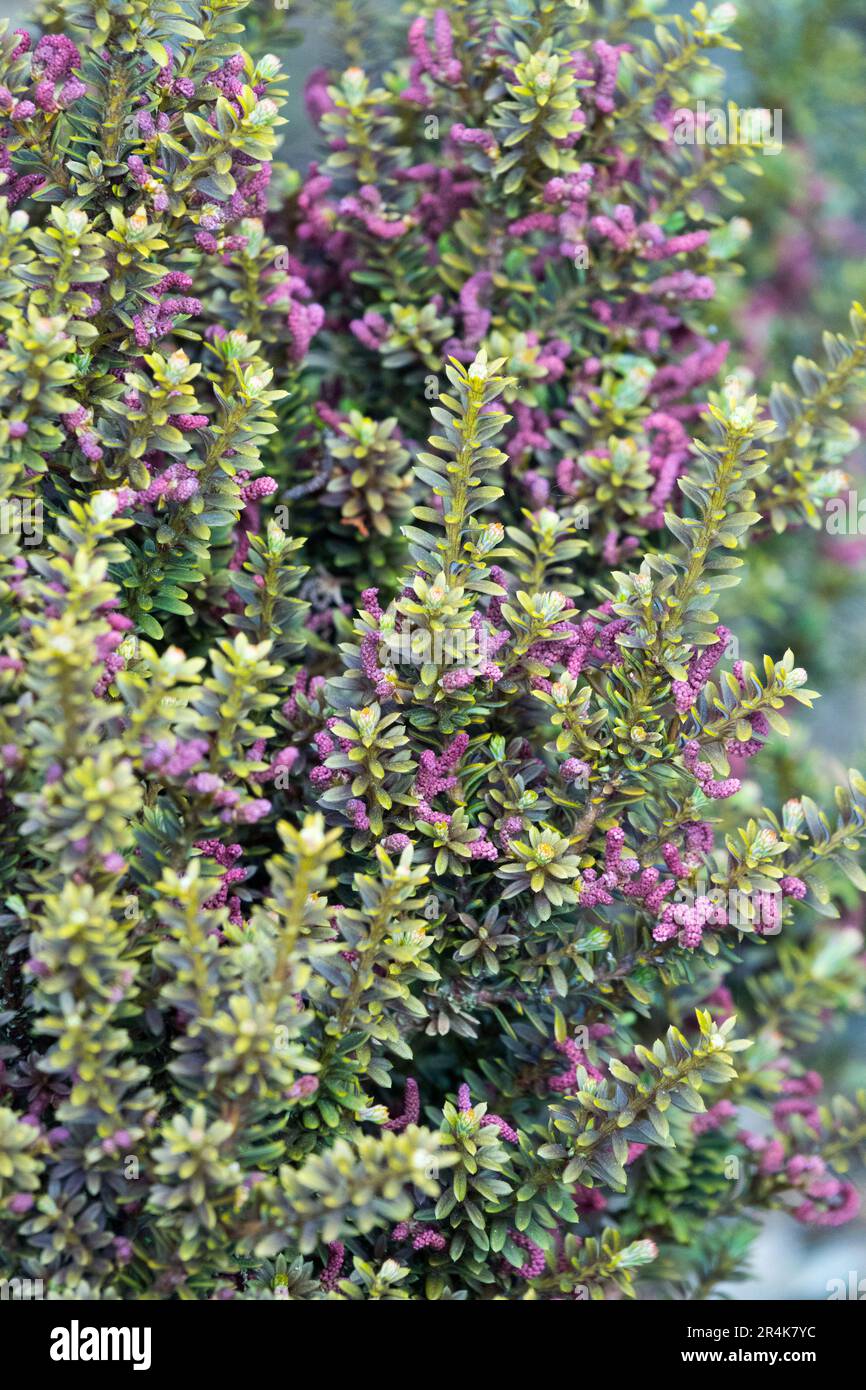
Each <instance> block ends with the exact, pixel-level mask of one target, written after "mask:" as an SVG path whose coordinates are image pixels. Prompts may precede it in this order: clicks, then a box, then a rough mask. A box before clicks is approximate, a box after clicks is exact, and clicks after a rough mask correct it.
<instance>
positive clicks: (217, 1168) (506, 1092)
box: [0, 0, 866, 1299]
mask: <svg viewBox="0 0 866 1390" xmlns="http://www.w3.org/2000/svg"><path fill="white" fill-rule="evenodd" d="M243 8H244V4H243V0H215V3H209V4H198V3H196V2H195V0H181V2H179V3H172V2H171V0H131V3H127V2H126V0H58V3H51V4H49V5H47V6H46V7H45V9H44V11H43V12H42V13H41V15H40V27H39V30H38V32H37V31H36V24H35V23H34V25H33V26H32V27H33V29H34V32H33V33H32V34H31V33H30V32H29V30H28V31H22V30H20V29H19V30H16V31H14V32H8V31H7V32H5V33H4V34H3V35H2V36H0V121H2V136H3V146H2V150H0V180H2V184H0V327H2V337H0V405H2V417H0V458H2V464H3V467H2V488H3V491H2V499H0V505H2V508H3V519H4V525H3V527H2V534H0V600H2V628H0V633H2V637H0V687H2V688H0V745H2V797H3V812H4V814H3V828H2V832H0V833H2V840H0V872H2V875H3V885H4V887H3V897H4V904H3V913H2V917H0V931H2V934H3V938H4V946H5V948H6V954H5V963H4V974H3V995H4V997H3V1000H2V1006H3V1008H4V1010H5V1012H4V1014H3V1015H2V1019H3V1023H4V1046H3V1050H2V1053H0V1056H2V1059H3V1071H2V1076H0V1081H2V1086H3V1093H2V1100H0V1250H2V1275H3V1276H4V1277H6V1278H10V1279H11V1278H14V1277H19V1278H20V1277H31V1278H36V1277H40V1278H42V1279H43V1280H44V1281H45V1285H46V1289H47V1292H48V1296H50V1297H57V1298H66V1297H71V1298H81V1297H84V1298H157V1299H162V1298H170V1297H180V1298H209V1297H218V1298H222V1297H229V1298H231V1297H235V1298H264V1299H271V1298H278V1297H289V1298H292V1299H324V1298H340V1299H346V1298H361V1299H364V1298H375V1299H379V1298H385V1299H406V1298H414V1299H439V1298H459V1299H465V1298H479V1297H480V1298H491V1297H496V1298H506V1299H511V1298H519V1299H524V1298H526V1299H537V1298H543V1299H563V1298H565V1299H570V1298H578V1299H581V1298H603V1297H619V1296H623V1295H628V1296H632V1295H634V1294H637V1295H638V1296H641V1297H645V1298H663V1297H671V1296H675V1297H679V1296H682V1295H684V1294H685V1295H687V1296H690V1297H706V1296H707V1295H708V1294H709V1293H711V1292H712V1291H713V1289H714V1288H715V1287H716V1285H717V1284H718V1283H719V1282H720V1281H723V1280H727V1279H729V1278H732V1277H735V1276H736V1275H737V1273H739V1272H740V1270H741V1269H742V1267H743V1264H744V1261H745V1260H746V1259H747V1256H748V1251H749V1247H750V1244H751V1242H752V1240H753V1238H754V1236H755V1234H756V1232H757V1231H758V1229H759V1218H760V1213H761V1212H762V1211H766V1210H767V1209H771V1208H776V1207H787V1208H789V1209H790V1210H791V1212H792V1214H793V1216H794V1217H795V1218H796V1219H797V1220H799V1221H802V1222H807V1223H811V1224H816V1225H818V1226H834V1225H837V1224H841V1223H842V1222H844V1221H846V1220H848V1219H850V1218H851V1217H852V1216H853V1215H854V1214H855V1213H856V1211H857V1208H858V1197H857V1192H856V1188H855V1186H854V1184H853V1182H852V1180H851V1176H850V1173H849V1170H850V1169H851V1166H852V1164H855V1163H856V1162H857V1161H858V1154H859V1152H860V1151H861V1150H862V1147H863V1143H864V1139H866V1096H864V1095H861V1096H859V1097H850V1098H845V1097H827V1098H825V1097H824V1096H823V1095H822V1094H821V1093H822V1087H823V1083H822V1079H821V1077H820V1076H819V1075H818V1074H817V1073H816V1072H815V1071H814V1070H813V1069H810V1067H809V1066H808V1065H807V1063H806V1062H805V1061H804V1060H803V1049H804V1047H806V1046H807V1045H808V1044H809V1043H810V1041H811V1040H812V1039H813V1038H814V1037H815V1036H816V1035H817V1033H818V1032H819V1031H821V1030H825V1029H828V1028H831V1027H833V1026H836V1024H837V1022H838V1023H841V1022H843V1021H844V1018H845V1016H846V1015H847V1014H850V1013H851V1012H852V1011H853V1010H856V1009H858V1008H859V1007H861V1005H862V998H863V987H864V978H866V972H864V962H863V958H862V954H861V953H862V938H861V937H860V935H859V934H858V933H857V932H856V931H855V930H853V929H849V928H846V927H844V926H841V927H840V926H839V925H838V922H837V919H838V916H839V912H838V908H837V905H836V904H837V902H838V901H839V900H840V894H842V893H843V891H844V890H843V889H842V888H841V887H840V884H841V883H842V881H843V878H844V879H847V880H848V881H849V882H850V883H851V884H852V885H853V886H854V888H856V889H857V890H864V889H866V877H864V874H863V871H862V870H861V868H860V867H859V865H858V862H857V852H858V848H859V843H860V840H861V838H862V835H863V832H864V827H866V780H864V778H863V777H861V776H860V774H858V773H857V772H851V774H850V776H849V779H848V782H847V784H846V785H844V786H841V787H838V788H836V790H835V795H834V793H833V791H832V789H831V788H830V789H827V797H826V805H825V809H821V807H820V806H819V805H818V804H817V803H816V801H815V800H813V799H812V798H811V797H809V796H806V795H804V796H801V797H795V798H791V799H789V800H788V801H787V802H786V803H785V804H784V805H783V806H776V807H770V808H769V809H761V810H757V809H755V810H754V812H753V811H752V809H751V808H750V807H749V808H747V809H746V810H745V811H742V810H739V811H738V803H739V802H740V801H741V800H742V797H740V796H738V794H740V793H741V790H742V782H743V778H744V773H745V770H746V768H748V775H749V777H750V778H752V777H754V776H756V775H759V771H756V770H759V769H760V763H761V756H760V755H761V751H762V748H763V747H764V744H765V742H767V741H770V740H778V739H783V738H785V737H786V736H787V734H788V732H789V728H788V723H787V720H786V714H787V715H788V716H790V715H791V714H792V712H793V713H796V712H797V711H798V710H799V709H800V708H802V707H806V708H808V707H809V706H810V705H811V703H812V701H813V699H814V698H815V692H813V691H810V690H809V689H808V688H807V684H806V682H807V677H806V673H805V671H804V670H802V669H801V668H800V667H798V666H797V665H796V663H795V658H794V655H793V654H792V652H791V651H789V650H785V649H784V647H785V644H784V642H783V643H782V645H781V649H780V650H778V651H776V652H775V653H774V654H773V655H770V656H764V657H763V658H762V657H761V655H760V654H759V653H758V652H747V651H745V650H743V651H740V649H739V644H738V642H737V637H736V635H735V634H734V633H732V632H731V631H730V630H729V628H728V627H727V626H726V625H725V624H724V623H723V622H722V621H721V620H720V617H719V615H718V614H717V612H716V611H715V609H716V607H717V606H721V603H722V602H723V601H724V598H725V591H727V590H729V589H730V588H731V587H733V586H735V585H736V584H737V583H738V581H739V579H740V577H741V575H740V569H741V566H742V565H743V563H744V555H743V552H745V551H747V550H748V549H749V548H753V547H758V546H760V545H761V544H762V542H763V539H764V537H765V536H767V535H768V534H771V533H772V532H773V531H775V532H782V531H784V530H785V529H786V528H788V527H797V526H802V525H807V524H811V525H816V524H817V523H818V521H819V519H820V515H821V509H822V506H823V503H824V501H825V499H826V498H828V497H832V496H833V495H834V494H835V493H837V492H838V491H839V490H840V489H841V488H842V487H843V486H844V484H845V475H844V472H843V471H842V470H843V465H844V462H845V459H846V457H847V455H848V454H849V453H850V452H851V450H852V449H853V447H854V445H855V443H856V441H857V438H858V436H857V432H856V430H855V429H854V427H853V426H852V425H851V424H849V423H847V422H846V417H847V415H848V414H850V413H851V411H852V410H853V409H854V407H855V405H856V396H857V391H858V387H860V386H862V374H863V368H864V365H866V313H864V311H863V310H862V309H861V308H860V307H859V306H858V305H855V306H854V308H853V310H852V312H851V316H850V328H849V330H848V331H847V332H846V333H845V334H842V333H838V332H834V333H827V334H826V335H825V338H824V345H823V355H822V365H818V364H817V363H815V362H813V361H810V360H807V359H806V358H803V357H800V358H798V359H797V360H796V361H795V363H794V365H793V374H792V375H793V381H792V383H788V382H781V383H776V384H775V385H772V386H770V385H768V386H767V388H766V390H763V391H760V390H757V389H754V390H753V389H752V385H751V383H750V382H749V379H748V377H747V375H746V374H745V373H744V372H743V371H742V370H740V371H734V372H733V373H732V374H731V375H728V376H726V375H725V371H726V367H725V363H726V358H727V354H728V347H729V345H728V343H727V342H726V341H724V340H723V339H721V337H720V334H719V332H718V327H719V324H718V321H717V317H716V316H715V314H716V311H715V294H716V288H717V283H718V281H719V279H720V278H721V277H726V278H730V277H732V276H733V275H735V274H736V273H737V266H736V256H737V253H738V250H739V249H740V248H741V247H742V245H743V244H744V240H745V238H746V236H747V235H748V225H747V223H745V221H744V220H743V219H742V218H741V217H737V216H734V217H728V216H726V214H725V202H724V199H725V195H726V193H731V194H733V190H732V189H731V187H730V184H729V179H728V174H729V171H730V170H732V169H736V170H737V171H744V172H745V173H747V174H757V173H759V172H760V170H761V166H762V164H763V163H764V162H765V156H766V151H764V150H762V140H763V136H762V126H761V122H754V121H752V122H746V123H742V122H741V123H740V130H741V131H742V130H744V129H745V130H746V131H747V134H748V137H749V138H748V139H747V140H745V141H742V140H737V141H729V142H726V143H716V142H714V141H710V140H706V139H699V138H697V136H696V135H695V134H694V132H695V130H697V131H700V132H701V133H702V134H705V133H706V132H705V131H704V129H703V127H702V126H700V124H698V126H697V127H695V125H694V121H693V123H692V132H693V136H694V138H692V139H691V140H686V141H683V140H682V139H681V138H680V136H681V134H682V130H683V128H684V125H683V119H682V117H683V112H685V113H686V114H692V113H693V111H694V109H696V103H697V100H698V98H699V97H700V98H702V99H707V98H709V99H710V100H713V99H715V96H714V94H715V93H716V92H717V91H718V90H719V82H720V75H719V74H718V72H717V70H716V69H715V67H714V66H713V64H712V62H711V59H710V54H711V53H712V51H713V50H715V49H720V48H721V49H724V48H726V47H730V46H731V45H732V40H731V39H730V38H729V37H728V30H729V28H730V25H731V22H732V20H733V18H734V15H733V7H732V6H730V5H727V4H723V5H719V6H718V7H717V8H716V9H714V10H712V11H710V10H708V8H707V7H706V6H705V5H703V4H698V5H696V6H695V8H694V10H693V11H692V15H691V18H690V19H689V20H680V19H676V20H670V21H667V22H665V24H664V25H659V26H658V27H655V28H653V27H652V25H651V24H649V23H648V21H649V20H651V19H652V18H653V17H654V16H655V15H656V12H657V11H658V9H659V6H658V5H657V4H654V3H647V4H640V3H638V4H632V5H628V6H625V5H623V6H620V5H618V4H608V5H605V6H597V7H592V6H588V5H586V4H584V3H582V0H573V3H567V0H509V3H508V4H507V5H506V4H496V5H493V6H491V5H490V4H489V3H484V4H481V3H476V2H475V0H451V3H450V4H447V5H440V6H436V5H428V4H421V5H420V6H419V7H418V13H417V15H416V17H415V18H413V19H412V20H411V22H410V23H409V25H408V33H407V35H406V39H405V43H404V45H403V49H404V53H405V56H399V57H398V58H396V59H395V60H394V62H393V64H391V65H389V66H388V68H387V70H385V71H382V72H380V73H367V72H365V71H364V70H363V69H362V68H361V67H360V66H357V65H355V66H350V67H348V68H347V69H346V70H345V71H344V72H342V73H331V74H326V73H324V72H315V73H313V74H312V75H311V76H310V77H309V80H308V83H307V101H308V105H309V108H310V111H311V114H312V115H313V116H314V117H315V119H316V121H317V123H318V125H319V126H320V130H321V135H322V139H323V146H324V148H323V154H322V158H321V160H320V161H319V162H318V163H317V164H315V165H314V166H313V167H312V168H311V169H309V170H306V171H304V172H303V173H302V174H292V173H291V172H289V171H287V170H285V169H282V168H281V167H280V166H279V165H278V164H277V165H274V164H273V163H272V157H273V153H274V150H275V146H276V143H277V140H278V138H279V135H280V127H281V122H282V119H283V118H282V117H281V115H280V110H281V106H282V102H283V99H284V94H285V82H284V77H283V73H282V70H281V66H280V63H279V62H278V61H277V59H275V58H274V57H273V56H272V55H270V54H267V53H265V52H264V51H259V47H258V38H259V37H260V31H261V25H260V24H259V23H258V22H257V23H256V24H255V25H254V26H253V29H252V35H253V38H254V39H255V40H256V45H257V46H256V55H257V56H250V54H249V53H247V52H246V51H245V50H244V49H243V48H241V47H240V41H241V37H242V33H243V26H242V24H241V23H239V22H238V17H239V15H240V13H241V11H242V10H243ZM594 9H596V10H597V11H598V13H594V12H593V10H594ZM723 109H724V110H726V111H727V112H728V116H729V118H731V117H732V113H731V109H730V108H723ZM274 171H276V172H274ZM843 407H844V409H843ZM849 408H850V409H849ZM425 439H426V440H427V441H428V442H425ZM752 760H754V761H752ZM744 794H745V793H744Z"/></svg>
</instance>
